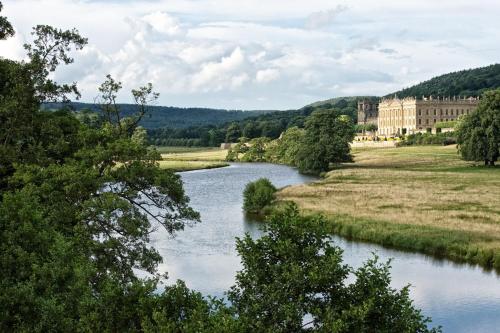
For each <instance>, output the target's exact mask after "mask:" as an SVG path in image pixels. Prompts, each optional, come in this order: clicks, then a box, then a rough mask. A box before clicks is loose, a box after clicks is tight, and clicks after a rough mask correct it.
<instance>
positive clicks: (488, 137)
mask: <svg viewBox="0 0 500 333" xmlns="http://www.w3.org/2000/svg"><path fill="white" fill-rule="evenodd" d="M457 133H458V144H459V151H460V153H461V155H462V158H463V159H464V160H467V161H484V163H485V165H494V164H495V162H496V161H497V160H498V157H499V156H500V89H497V90H493V91H489V92H486V93H485V94H484V95H483V97H482V99H481V101H480V103H479V106H478V108H477V109H476V110H475V111H474V112H472V113H471V114H470V115H467V116H465V117H464V118H463V120H462V121H461V122H460V124H459V125H458V128H457Z"/></svg>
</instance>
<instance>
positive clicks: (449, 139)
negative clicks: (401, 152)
mask: <svg viewBox="0 0 500 333" xmlns="http://www.w3.org/2000/svg"><path fill="white" fill-rule="evenodd" d="M456 143H457V139H456V137H455V136H454V134H453V133H437V134H430V133H416V134H410V135H408V136H407V137H406V139H405V140H404V141H401V145H405V146H413V145H444V146H446V145H453V144H456Z"/></svg>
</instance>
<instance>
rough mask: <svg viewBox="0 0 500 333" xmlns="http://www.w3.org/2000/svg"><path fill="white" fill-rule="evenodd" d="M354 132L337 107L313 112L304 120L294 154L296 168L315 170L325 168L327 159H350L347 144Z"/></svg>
mask: <svg viewBox="0 0 500 333" xmlns="http://www.w3.org/2000/svg"><path fill="white" fill-rule="evenodd" d="M354 135H355V130H354V125H353V123H352V121H351V118H349V117H348V116H345V115H342V114H341V113H340V112H339V111H338V110H336V109H326V110H318V111H315V112H313V113H312V114H311V116H309V118H307V120H306V125H305V135H304V138H303V140H302V143H301V147H300V149H299V152H298V154H297V164H298V167H299V170H300V171H301V172H305V173H316V174H317V173H320V172H323V171H327V170H328V169H329V166H330V163H340V162H349V161H351V160H352V157H351V154H350V146H349V144H350V143H351V142H352V140H353V139H354Z"/></svg>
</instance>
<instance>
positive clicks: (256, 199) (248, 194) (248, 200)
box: [243, 178, 276, 213]
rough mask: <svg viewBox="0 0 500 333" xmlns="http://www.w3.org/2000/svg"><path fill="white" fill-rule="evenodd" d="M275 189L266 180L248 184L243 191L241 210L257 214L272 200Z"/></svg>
mask: <svg viewBox="0 0 500 333" xmlns="http://www.w3.org/2000/svg"><path fill="white" fill-rule="evenodd" d="M274 193H276V187H274V185H273V184H272V183H271V181H270V180H269V179H267V178H260V179H258V180H256V181H254V182H251V183H248V184H247V186H246V187H245V190H244V191H243V200H244V201H243V209H244V210H245V211H246V212H248V213H259V212H260V211H261V210H262V209H263V208H264V207H265V206H267V205H269V204H270V203H271V202H272V201H273V200H274Z"/></svg>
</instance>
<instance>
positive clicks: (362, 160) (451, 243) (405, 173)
mask: <svg viewBox="0 0 500 333" xmlns="http://www.w3.org/2000/svg"><path fill="white" fill-rule="evenodd" d="M353 154H354V159H355V163H351V164H344V165H342V167H341V168H339V169H336V170H333V171H331V172H329V173H328V174H327V175H326V177H325V179H324V180H322V181H319V182H316V183H313V184H308V185H301V186H292V187H287V188H284V189H282V190H281V191H280V192H279V193H278V199H279V200H280V201H294V202H296V203H297V204H298V205H299V207H300V208H301V209H302V210H303V211H304V213H309V214H315V213H321V214H324V215H325V216H327V217H328V218H329V219H330V221H331V223H330V225H329V228H331V232H332V233H334V234H338V235H341V236H344V237H347V238H349V239H355V240H361V241H369V242H374V243H378V244H381V245H384V246H389V247H393V248H398V249H403V250H410V251H418V252H422V253H426V254H430V255H434V256H438V257H446V258H449V259H452V260H456V261H466V262H470V263H474V264H479V265H481V266H482V267H485V268H495V269H496V270H498V271H500V206H499V200H500V168H498V167H496V168H488V167H483V166H473V164H472V163H469V162H464V161H462V160H460V158H459V156H458V155H457V152H456V148H455V147H454V146H448V147H443V146H420V147H401V148H388V149H357V150H354V151H353Z"/></svg>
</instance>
